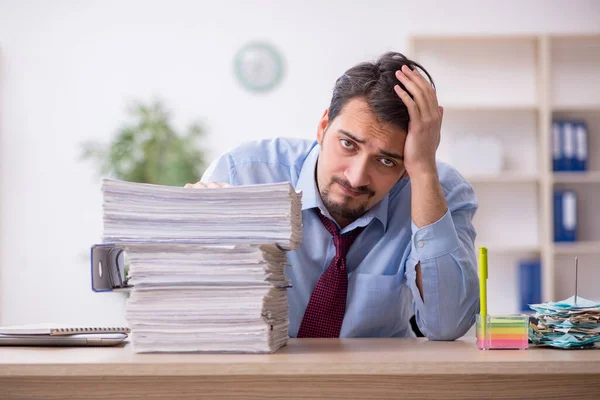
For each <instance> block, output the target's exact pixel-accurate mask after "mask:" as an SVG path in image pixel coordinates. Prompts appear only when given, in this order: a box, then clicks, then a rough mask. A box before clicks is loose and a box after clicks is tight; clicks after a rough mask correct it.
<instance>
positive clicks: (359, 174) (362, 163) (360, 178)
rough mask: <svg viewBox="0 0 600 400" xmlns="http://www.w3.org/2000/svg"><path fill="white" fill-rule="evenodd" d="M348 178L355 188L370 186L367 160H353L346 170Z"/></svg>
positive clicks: (345, 174)
mask: <svg viewBox="0 0 600 400" xmlns="http://www.w3.org/2000/svg"><path fill="white" fill-rule="evenodd" d="M344 176H345V177H346V180H347V181H348V182H349V183H350V185H352V187H353V188H354V189H356V188H358V187H361V186H368V185H369V183H371V182H370V179H369V168H368V163H367V160H362V159H356V160H354V161H353V162H352V164H351V165H350V166H348V168H346V170H345V172H344Z"/></svg>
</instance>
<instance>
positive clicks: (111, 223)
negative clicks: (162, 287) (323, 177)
mask: <svg viewBox="0 0 600 400" xmlns="http://www.w3.org/2000/svg"><path fill="white" fill-rule="evenodd" d="M102 191H103V194H104V237H103V239H104V242H105V243H115V244H117V243H119V244H120V243H138V242H153V243H201V244H259V245H260V244H271V243H277V244H278V245H280V246H283V247H285V248H290V249H291V248H297V247H298V245H299V243H300V240H301V238H302V224H301V220H302V204H301V196H300V194H298V193H296V192H295V191H294V188H293V187H292V186H291V185H290V184H289V183H288V182H285V183H275V184H263V185H248V186H237V187H231V186H230V187H223V188H204V189H187V188H181V187H171V186H161V185H150V184H141V183H131V182H122V181H115V180H110V179H105V180H104V181H103V184H102Z"/></svg>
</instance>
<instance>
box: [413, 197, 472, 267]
mask: <svg viewBox="0 0 600 400" xmlns="http://www.w3.org/2000/svg"><path fill="white" fill-rule="evenodd" d="M411 229H412V240H411V248H412V251H411V253H412V256H411V258H413V259H416V260H417V261H424V260H428V259H430V258H437V257H441V256H443V255H446V254H448V253H451V252H453V251H454V250H456V249H457V248H458V247H459V246H460V241H459V240H458V234H457V233H456V227H455V226H454V221H453V220H452V214H451V213H450V209H448V211H446V214H444V216H443V217H442V218H440V219H439V220H437V221H436V222H434V223H433V224H431V225H427V226H424V227H422V228H417V226H416V225H415V223H414V222H413V221H412V220H411Z"/></svg>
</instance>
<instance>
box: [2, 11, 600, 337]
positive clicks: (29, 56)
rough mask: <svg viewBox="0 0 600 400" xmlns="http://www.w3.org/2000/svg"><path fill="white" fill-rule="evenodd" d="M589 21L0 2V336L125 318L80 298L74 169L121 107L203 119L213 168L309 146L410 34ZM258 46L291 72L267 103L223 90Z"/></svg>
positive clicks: (86, 204)
mask: <svg viewBox="0 0 600 400" xmlns="http://www.w3.org/2000/svg"><path fill="white" fill-rule="evenodd" d="M352 3H353V4H352ZM598 21H600V2H596V1H593V0H589V1H575V0H571V1H569V2H564V1H560V0H557V1H542V0H537V1H524V0H511V1H502V2H498V1H477V0H471V1H443V0H440V1H402V0H389V1H379V2H374V1H355V2H349V1H323V0H320V1H302V2H288V1H242V0H240V1H211V2H208V1H205V2H202V1H191V0H190V1H176V0H171V1H142V0H137V1H85V2H81V1H52V2H47V1H41V0H40V1H30V0H27V1H16V0H15V1H6V0H4V1H2V0H0V135H1V136H0V174H1V175H0V179H1V181H0V190H1V198H0V206H1V210H2V211H1V225H0V228H1V230H0V235H1V236H0V237H1V241H0V261H1V262H0V324H20V323H32V322H40V321H56V322H73V323H82V324H94V325H96V324H117V323H121V322H123V321H124V317H123V304H124V296H123V295H122V294H95V293H92V292H91V290H90V283H89V262H88V249H89V246H90V245H91V244H92V243H96V242H98V241H99V240H100V232H101V196H100V187H99V179H98V177H97V176H96V175H95V174H94V171H93V169H92V167H91V166H90V165H89V164H86V163H81V162H79V161H78V159H77V158H78V154H79V151H80V144H81V142H82V141H84V140H88V139H99V140H102V139H105V140H108V139H109V138H110V137H111V135H112V134H113V133H114V132H115V130H116V129H117V128H118V126H119V125H120V124H121V123H122V122H123V121H124V118H125V114H124V107H125V106H126V105H127V104H128V102H129V101H131V100H134V99H143V100H147V99H150V98H152V96H160V97H161V98H162V99H164V101H165V102H166V103H167V105H168V106H169V107H170V108H171V109H172V110H173V112H174V121H175V123H176V125H177V126H178V127H183V126H185V125H186V124H187V123H189V122H191V121H192V120H194V119H198V120H199V121H201V122H202V123H203V124H204V126H205V128H206V130H207V132H208V135H207V137H206V139H205V141H204V142H203V145H204V147H205V148H206V150H207V152H208V155H209V158H211V159H212V158H214V157H216V156H217V155H218V154H219V153H221V152H223V151H226V150H227V149H229V148H231V147H232V146H234V145H236V144H237V143H239V142H240V141H243V140H246V139H251V138H264V137H271V136H276V135H283V136H300V137H306V138H312V137H313V136H314V132H315V127H316V124H317V121H318V118H319V117H320V115H321V113H322V111H323V110H324V109H325V108H326V107H327V104H328V100H329V95H330V90H331V88H332V85H333V82H334V80H335V79H336V78H337V77H338V76H339V75H340V74H341V73H342V72H343V71H344V69H346V68H347V67H349V66H351V65H353V64H354V63H357V62H359V61H363V60H365V59H372V58H374V57H376V56H377V55H378V54H380V53H382V52H384V51H387V50H392V49H393V50H400V51H403V50H405V47H404V46H405V43H406V38H407V36H408V35H409V34H415V33H427V34H432V33H440V34H447V33H455V34H467V33H489V34H508V33H548V32H557V33H558V32H561V33H562V32H581V33H587V32H598V31H599V30H600V26H599V23H598ZM254 39H267V40H269V41H271V42H272V43H273V44H275V45H276V46H277V47H278V48H279V49H280V50H281V51H282V53H283V55H284V57H285V62H286V65H287V72H286V76H285V79H284V81H283V83H282V85H281V86H280V87H279V88H278V89H277V90H276V91H274V92H272V93H269V94H266V95H252V94H249V93H247V92H245V91H244V90H243V89H242V88H241V87H240V86H239V85H238V84H237V83H236V82H235V80H234V78H233V73H232V57H233V55H234V53H235V51H236V50H237V49H238V48H239V47H240V46H242V45H243V44H244V43H245V42H246V41H249V40H254Z"/></svg>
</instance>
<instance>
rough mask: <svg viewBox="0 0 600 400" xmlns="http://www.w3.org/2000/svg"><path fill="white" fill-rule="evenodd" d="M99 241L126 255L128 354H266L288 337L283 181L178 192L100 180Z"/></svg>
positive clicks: (297, 237)
mask: <svg viewBox="0 0 600 400" xmlns="http://www.w3.org/2000/svg"><path fill="white" fill-rule="evenodd" d="M102 191H103V196H104V204H103V210H104V237H103V241H104V244H105V245H113V246H117V247H118V248H120V249H123V250H125V253H126V255H127V260H128V262H129V273H128V283H129V285H130V292H131V294H130V298H129V299H128V301H127V305H126V320H127V323H128V325H129V327H130V328H131V335H132V345H133V350H134V351H135V352H190V351H209V352H251V353H263V352H274V351H276V350H277V349H278V348H280V347H281V346H283V345H285V344H286V342H287V339H288V303H287V292H286V288H287V287H289V282H288V281H287V280H286V278H285V273H284V267H285V266H286V265H287V256H286V254H285V251H284V249H286V250H288V249H289V250H293V249H296V248H298V246H299V244H300V241H301V238H302V214H301V194H300V193H297V192H296V191H295V190H294V188H293V187H292V186H291V185H290V184H289V183H287V182H285V183H276V184H265V185H249V186H239V187H223V188H204V189H185V188H177V187H167V186H158V185H148V184H138V183H129V182H121V181H114V180H104V182H103V186H102Z"/></svg>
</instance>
